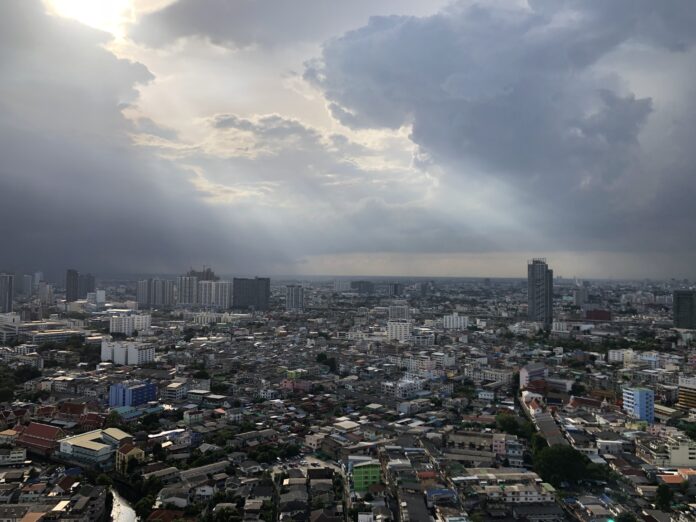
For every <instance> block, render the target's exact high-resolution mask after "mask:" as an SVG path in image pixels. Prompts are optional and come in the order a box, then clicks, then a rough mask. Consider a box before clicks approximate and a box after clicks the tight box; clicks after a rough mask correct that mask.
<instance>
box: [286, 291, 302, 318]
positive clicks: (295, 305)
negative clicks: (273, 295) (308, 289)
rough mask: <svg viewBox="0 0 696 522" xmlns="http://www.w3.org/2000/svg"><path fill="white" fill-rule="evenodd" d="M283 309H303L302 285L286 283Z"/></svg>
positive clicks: (297, 310)
mask: <svg viewBox="0 0 696 522" xmlns="http://www.w3.org/2000/svg"><path fill="white" fill-rule="evenodd" d="M285 309H286V310H288V311H292V312H302V311H303V310H304V288H302V285H288V286H286V287H285Z"/></svg>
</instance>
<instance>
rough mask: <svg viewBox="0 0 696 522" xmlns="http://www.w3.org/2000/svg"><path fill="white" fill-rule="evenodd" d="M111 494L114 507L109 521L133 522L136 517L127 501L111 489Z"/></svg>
mask: <svg viewBox="0 0 696 522" xmlns="http://www.w3.org/2000/svg"><path fill="white" fill-rule="evenodd" d="M111 494H112V495H113V496H114V505H113V507H112V508H111V520H112V521H113V522H135V521H136V519H137V517H136V516H135V511H134V510H133V508H132V507H131V505H130V504H129V503H128V501H127V500H126V499H125V498H123V497H122V496H121V495H119V494H118V491H116V490H115V489H114V488H111Z"/></svg>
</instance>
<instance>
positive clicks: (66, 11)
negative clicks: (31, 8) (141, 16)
mask: <svg viewBox="0 0 696 522" xmlns="http://www.w3.org/2000/svg"><path fill="white" fill-rule="evenodd" d="M46 7H47V8H48V10H49V12H51V13H52V14H55V15H58V16H63V17H65V18H73V19H75V20H77V21H78V22H80V23H83V24H85V25H88V26H90V27H93V28H95V29H99V30H102V31H106V32H108V33H111V34H112V35H114V37H116V38H119V37H122V36H124V35H125V30H126V25H127V24H128V23H129V22H131V21H132V19H133V6H132V4H131V1H130V0H46Z"/></svg>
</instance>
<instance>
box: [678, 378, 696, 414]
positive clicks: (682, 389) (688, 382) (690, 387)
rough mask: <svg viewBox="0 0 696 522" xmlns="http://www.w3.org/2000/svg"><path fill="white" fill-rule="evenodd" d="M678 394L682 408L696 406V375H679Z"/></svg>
mask: <svg viewBox="0 0 696 522" xmlns="http://www.w3.org/2000/svg"><path fill="white" fill-rule="evenodd" d="M677 396H678V401H677V402H678V404H679V407H680V408H684V409H689V410H690V409H691V408H696V377H679V390H678V391H677Z"/></svg>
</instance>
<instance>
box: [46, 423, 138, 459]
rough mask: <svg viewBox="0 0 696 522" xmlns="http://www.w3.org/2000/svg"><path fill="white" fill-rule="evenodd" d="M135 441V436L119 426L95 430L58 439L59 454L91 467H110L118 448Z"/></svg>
mask: <svg viewBox="0 0 696 522" xmlns="http://www.w3.org/2000/svg"><path fill="white" fill-rule="evenodd" d="M131 442H133V437H132V436H131V435H129V434H128V433H126V432H125V431H121V430H119V429H118V428H108V429H105V430H94V431H89V432H87V433H82V434H80V435H74V436H72V437H66V438H64V439H61V440H59V441H58V444H59V448H58V456H59V457H62V458H64V459H67V460H70V461H74V462H80V463H82V464H85V465H87V466H90V467H95V468H99V469H109V468H111V467H112V466H113V464H114V454H115V453H116V449H117V448H119V447H120V446H122V445H123V444H126V443H131Z"/></svg>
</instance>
